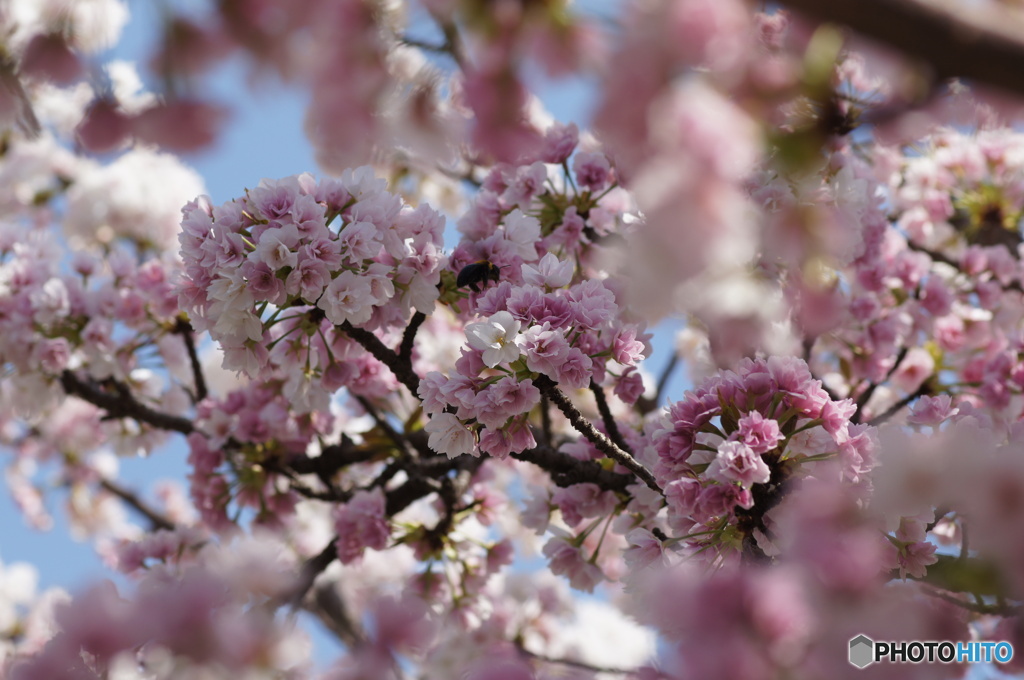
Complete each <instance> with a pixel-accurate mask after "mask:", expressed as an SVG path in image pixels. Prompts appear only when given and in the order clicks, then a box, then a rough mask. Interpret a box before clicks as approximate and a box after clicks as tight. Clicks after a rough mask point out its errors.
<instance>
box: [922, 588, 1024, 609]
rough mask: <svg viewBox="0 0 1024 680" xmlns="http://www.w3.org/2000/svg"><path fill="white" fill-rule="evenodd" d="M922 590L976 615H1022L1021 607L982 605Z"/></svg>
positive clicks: (941, 593) (939, 591)
mask: <svg viewBox="0 0 1024 680" xmlns="http://www.w3.org/2000/svg"><path fill="white" fill-rule="evenodd" d="M922 590H923V591H924V592H925V593H926V594H928V595H931V596H932V597H934V598H937V599H939V600H942V601H943V602H948V603H950V604H952V605H955V606H957V607H960V608H961V609H966V610H967V611H969V612H974V613H975V614H984V615H995V616H1016V615H1018V614H1020V613H1021V607H1020V606H1019V605H1018V606H1011V605H1007V604H980V603H975V602H964V601H963V600H961V599H960V598H958V597H953V596H952V595H949V594H948V593H945V592H943V591H941V590H939V589H937V588H928V587H923V588H922Z"/></svg>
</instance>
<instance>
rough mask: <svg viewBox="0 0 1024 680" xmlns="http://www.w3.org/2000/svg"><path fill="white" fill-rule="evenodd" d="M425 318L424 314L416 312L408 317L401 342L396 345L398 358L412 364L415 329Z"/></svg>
mask: <svg viewBox="0 0 1024 680" xmlns="http://www.w3.org/2000/svg"><path fill="white" fill-rule="evenodd" d="M426 320H427V315H426V314H424V313H423V312H416V313H415V314H413V315H412V318H411V319H409V325H408V326H406V327H405V332H404V333H402V344H401V345H400V346H399V347H398V358H399V359H401V360H402V361H404V362H406V363H407V364H410V365H412V348H413V345H415V343H416V331H418V330H419V329H420V326H422V325H423V322H424V321H426Z"/></svg>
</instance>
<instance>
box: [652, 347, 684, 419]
mask: <svg viewBox="0 0 1024 680" xmlns="http://www.w3.org/2000/svg"><path fill="white" fill-rule="evenodd" d="M678 364H679V353H678V352H672V356H670V357H669V359H668V363H667V364H665V368H663V369H662V370H661V375H660V376H658V386H657V388H655V390H654V406H655V408H657V406H658V405H659V404H661V398H662V396H664V394H665V386H666V385H668V379H669V376H671V375H672V371H674V370H675V368H676V366H677V365H678Z"/></svg>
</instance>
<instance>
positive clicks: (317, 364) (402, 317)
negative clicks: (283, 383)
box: [179, 168, 445, 410]
mask: <svg viewBox="0 0 1024 680" xmlns="http://www.w3.org/2000/svg"><path fill="white" fill-rule="evenodd" d="M385 188H386V182H385V181H384V180H382V179H377V178H376V177H374V175H373V171H372V170H371V169H370V168H361V169H359V170H356V171H351V172H348V173H346V174H345V175H343V176H342V177H341V178H340V179H324V180H322V181H321V182H319V183H317V182H316V181H315V180H314V179H313V178H312V177H311V176H310V175H300V176H297V177H290V178H287V179H284V180H280V181H264V182H263V183H261V184H260V185H259V186H258V187H256V188H255V189H253V190H251V191H249V192H248V193H247V195H246V196H245V197H244V198H239V199H235V200H232V201H229V202H228V203H225V204H224V205H221V206H217V207H214V206H212V205H210V204H209V202H208V201H207V200H206V199H203V198H201V199H198V200H196V201H194V202H192V203H190V204H189V205H188V206H187V207H186V209H185V211H184V219H183V221H182V227H183V232H182V234H181V235H180V241H181V254H182V259H183V261H184V266H185V272H186V280H185V283H184V285H183V287H182V289H181V291H180V293H179V300H180V302H181V305H182V308H183V309H186V310H187V311H188V312H189V314H190V316H191V318H192V319H193V323H194V325H195V327H196V329H197V330H200V331H206V330H209V331H210V334H211V335H212V337H213V338H214V339H215V340H217V341H218V342H220V343H221V346H222V347H223V349H224V352H225V367H226V368H230V369H234V370H238V371H243V372H245V373H246V374H247V375H249V376H250V377H252V378H264V377H272V376H274V375H278V374H279V375H282V376H291V377H292V384H293V385H294V389H290V390H289V394H290V396H292V397H293V399H294V400H295V401H296V402H297V403H298V404H302V405H304V407H305V408H306V410H312V409H313V408H314V406H317V407H320V408H322V407H323V406H324V405H325V404H326V400H327V399H328V398H329V396H330V394H332V393H333V391H334V389H336V386H337V385H338V383H339V382H341V383H344V382H347V381H348V380H350V379H354V377H355V376H353V375H352V374H351V373H352V372H351V370H350V367H348V366H346V365H345V362H344V361H343V360H344V359H345V358H346V357H345V356H344V353H342V355H341V356H336V355H335V353H334V350H335V349H336V345H335V343H337V342H342V343H343V338H341V339H339V338H337V337H336V336H337V335H338V332H337V328H338V327H341V326H346V325H349V326H354V327H359V328H365V329H368V330H373V331H376V332H379V333H385V332H387V331H389V330H391V329H394V328H396V327H399V326H401V325H402V324H404V323H405V322H406V321H407V320H408V318H409V315H410V314H411V310H413V309H415V310H417V311H419V312H421V313H423V314H426V313H429V312H430V311H432V309H433V306H434V301H435V300H436V298H437V296H438V290H437V285H438V283H439V282H440V271H441V269H442V268H443V267H444V265H445V257H444V255H443V253H442V251H441V244H442V240H441V239H442V231H443V228H444V219H443V218H442V217H441V215H440V214H438V213H437V212H435V211H434V210H432V209H430V208H429V207H427V206H425V205H424V206H420V207H419V208H415V209H413V208H411V207H408V206H405V205H404V204H403V201H402V199H401V198H400V197H398V196H396V195H394V194H391V193H388V192H387V191H386V190H385ZM335 222H337V224H335ZM332 225H334V226H332Z"/></svg>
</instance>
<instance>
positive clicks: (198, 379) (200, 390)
mask: <svg viewBox="0 0 1024 680" xmlns="http://www.w3.org/2000/svg"><path fill="white" fill-rule="evenodd" d="M174 332H175V333H177V334H178V335H180V336H181V339H182V341H183V342H184V343H185V350H186V351H188V360H189V362H190V363H191V364H192V383H193V385H194V387H195V389H196V395H195V398H196V401H202V400H203V399H206V397H207V395H208V394H209V391H208V390H207V388H206V378H205V377H204V376H203V365H202V364H201V363H200V361H199V354H198V352H196V339H195V336H194V335H193V334H192V326H191V325H190V324H189V322H188V321H186V320H185V319H181V318H179V319H178V324H177V325H176V326H175V327H174Z"/></svg>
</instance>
